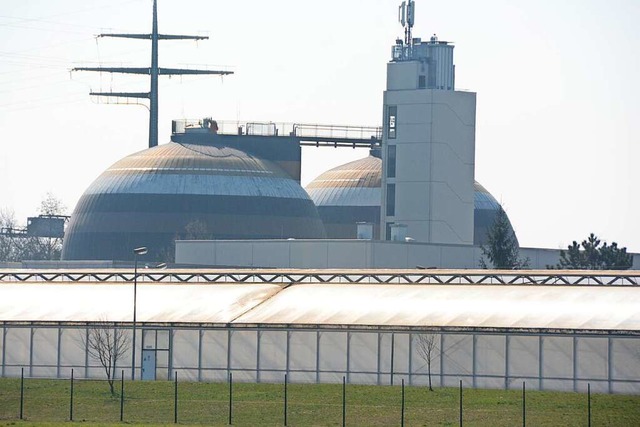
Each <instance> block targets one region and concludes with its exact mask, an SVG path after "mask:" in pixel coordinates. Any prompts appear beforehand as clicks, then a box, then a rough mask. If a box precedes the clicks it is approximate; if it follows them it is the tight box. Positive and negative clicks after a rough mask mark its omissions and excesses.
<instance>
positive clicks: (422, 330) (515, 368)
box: [0, 1, 640, 393]
mask: <svg viewBox="0 0 640 427" xmlns="http://www.w3.org/2000/svg"><path fill="white" fill-rule="evenodd" d="M413 7H414V6H413V2H412V1H409V3H408V5H407V4H406V3H405V4H404V5H403V9H402V11H403V14H402V16H401V17H402V21H403V22H402V23H403V26H404V27H405V34H406V36H405V39H404V40H398V41H397V42H396V44H395V45H393V47H392V55H391V61H390V62H389V64H388V66H387V71H388V81H387V90H386V91H385V94H384V105H383V111H384V117H383V126H382V128H380V129H378V128H375V127H374V128H362V127H337V126H314V125H305V124H291V125H276V124H274V123H252V122H246V123H226V122H223V121H219V120H213V119H211V118H207V119H202V120H198V121H175V122H174V128H173V135H172V137H171V142H169V143H166V144H160V145H157V146H155V145H154V144H152V143H151V140H150V146H151V147H150V148H149V149H147V150H144V151H142V152H140V153H136V154H133V155H131V156H127V157H125V158H124V159H122V160H120V161H119V162H117V163H115V164H114V165H113V166H111V167H110V168H108V170H106V171H105V172H104V173H103V174H102V175H100V176H99V177H98V178H97V179H96V181H94V183H93V184H91V186H90V187H89V188H88V189H87V191H86V192H85V194H84V195H83V197H82V198H81V200H80V202H79V203H78V205H77V206H76V209H75V210H74V213H73V215H72V217H71V223H70V224H69V227H68V229H67V234H66V238H65V244H64V253H63V257H64V259H65V260H82V259H84V260H90V259H93V260H114V259H123V260H131V259H132V258H133V253H132V250H133V248H135V247H139V246H145V247H147V248H148V250H149V254H148V255H146V258H144V261H145V262H146V261H151V260H153V259H157V258H158V256H160V255H161V254H162V252H163V251H166V250H171V249H172V245H173V241H174V240H176V238H177V241H176V242H175V255H176V262H178V263H180V264H185V265H191V266H192V268H184V269H169V270H162V271H159V270H153V269H152V268H149V269H144V270H137V267H138V264H137V262H138V261H139V260H138V259H137V258H136V261H134V265H135V267H134V268H131V269H115V268H106V269H95V268H94V269H92V268H85V269H78V270H73V269H70V268H69V267H66V268H65V267H64V266H63V265H61V266H59V267H62V268H58V269H51V270H38V269H31V270H17V269H16V270H0V313H2V318H1V319H0V324H1V327H2V337H1V340H0V346H1V347H0V370H1V371H0V372H1V375H2V376H3V377H5V376H6V377H16V376H19V375H20V372H21V370H22V369H23V368H24V369H25V374H26V375H28V376H32V377H55V378H66V377H68V376H69V375H70V371H71V369H73V370H74V373H75V375H76V377H81V378H101V377H102V376H103V372H102V369H101V367H100V365H99V362H98V361H96V360H93V359H92V358H91V357H90V355H89V352H88V351H87V348H86V346H84V347H83V345H82V342H83V341H82V337H83V336H86V335H87V333H88V331H89V330H90V329H92V328H108V329H110V330H119V331H123V332H124V333H125V334H126V336H127V338H128V339H129V340H133V342H134V343H136V342H137V343H138V344H137V345H135V346H134V351H135V354H132V353H131V352H129V353H128V354H125V355H124V356H123V357H122V358H121V360H120V362H118V364H117V368H116V369H117V370H120V369H124V370H127V371H128V370H132V371H133V376H134V377H135V378H136V379H144V380H153V379H169V378H173V376H174V374H176V373H177V374H178V375H179V378H180V379H187V380H198V381H223V380H226V379H227V378H228V374H229V373H233V374H234V379H237V380H240V381H255V382H281V381H282V380H283V378H284V375H285V374H287V375H288V379H289V380H290V381H292V382H301V383H302V382H306V383H327V382H339V381H342V377H343V376H345V377H346V379H347V381H348V382H349V383H358V384H397V383H398V382H399V381H400V380H405V381H406V382H407V383H408V384H411V385H422V384H426V383H427V378H428V373H427V370H426V369H427V368H426V362H425V361H424V360H423V359H422V358H421V357H420V355H419V352H418V350H417V342H418V340H419V339H420V337H421V336H432V337H433V338H434V340H435V342H436V349H437V350H436V353H437V355H436V357H435V359H434V363H433V365H432V372H431V374H432V377H433V379H434V383H435V384H436V385H442V386H451V385H457V384H458V381H460V380H462V381H463V383H464V384H465V386H467V387H486V388H505V389H508V388H513V387H518V388H519V387H520V386H521V384H522V381H526V383H527V389H538V390H566V391H584V390H586V388H587V385H588V384H589V385H590V386H591V389H592V390H594V391H598V392H604V393H640V377H639V376H638V372H640V357H638V349H639V348H640V332H639V331H640V311H639V310H638V307H639V306H640V294H638V292H637V289H638V286H639V285H640V274H639V273H637V272H635V271H625V272H618V271H595V272H585V271H557V270H544V271H534V270H530V271H496V270H473V268H476V267H477V263H478V259H479V258H480V255H481V249H480V246H479V244H481V243H482V241H483V239H484V238H485V236H486V232H487V229H488V227H489V226H490V224H491V222H492V218H493V215H495V212H496V210H497V209H498V206H499V205H498V203H497V201H496V200H495V198H493V197H492V196H491V195H490V194H489V193H488V192H487V191H486V190H485V189H484V188H483V187H482V186H481V185H480V184H478V183H477V182H475V179H474V178H475V177H474V161H475V160H474V154H475V108H476V105H475V94H473V93H470V92H463V91H457V90H455V73H454V71H455V69H454V66H453V45H452V44H450V43H446V42H443V41H440V40H438V39H437V38H436V37H433V38H430V39H429V41H422V40H421V39H417V38H413V37H412V35H411V27H412V26H413V16H414V15H413V13H414V12H413V11H414V9H413ZM154 22H155V2H154ZM154 32H155V34H156V36H157V28H156V27H155V25H154ZM156 66H157V64H156ZM152 122H153V120H152ZM305 144H311V145H316V146H320V145H330V146H347V147H367V148H369V149H371V150H372V152H371V153H372V155H371V156H369V157H367V158H365V159H361V160H358V161H356V162H352V163H349V164H346V165H343V166H340V167H337V168H334V169H332V170H330V171H327V172H325V173H324V174H322V175H321V176H320V177H318V178H317V179H316V180H314V181H313V182H312V183H310V184H309V185H308V186H307V191H308V193H307V192H305V190H304V189H303V188H302V187H301V186H300V183H299V181H300V170H301V167H302V166H303V165H302V163H301V158H300V146H301V145H305ZM358 223H360V224H358ZM190 224H199V229H198V230H199V231H198V233H199V234H200V235H199V236H196V238H195V239H194V240H180V239H183V238H186V237H187V235H188V233H191V234H194V232H193V230H191V231H189V230H190V228H189V225H190ZM359 227H360V230H359ZM198 233H195V234H198ZM361 233H362V234H361ZM203 235H205V237H209V236H210V239H204V240H203V239H201V237H202V236H203ZM356 237H360V238H356ZM143 252H144V251H140V253H141V254H142V253H143ZM522 254H523V255H524V256H527V257H529V258H530V259H531V264H532V267H541V268H544V267H545V266H546V265H550V264H555V263H556V262H557V256H558V251H553V250H544V249H524V250H523V251H522ZM140 260H142V258H141V259H140ZM97 262H101V261H97ZM634 262H635V264H634V266H635V267H636V268H638V267H640V257H638V256H637V255H636V256H635V259H634ZM201 266H205V267H201ZM211 266H225V267H229V268H226V269H222V268H219V267H215V268H214V267H211ZM434 267H435V268H434ZM441 267H446V268H449V269H448V270H441V269H438V268H441ZM462 268H467V269H469V270H461V269H462ZM136 292H137V293H136ZM134 295H137V306H136V302H135V301H136V299H135V298H136V297H134ZM70 301H72V303H70ZM136 315H137V318H136ZM136 322H137V323H136ZM132 359H134V360H132Z"/></svg>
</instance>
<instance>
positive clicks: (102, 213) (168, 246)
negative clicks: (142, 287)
mask: <svg viewBox="0 0 640 427" xmlns="http://www.w3.org/2000/svg"><path fill="white" fill-rule="evenodd" d="M194 225H195V226H194ZM190 226H191V228H190ZM194 228H195V229H196V230H197V232H199V233H200V234H201V236H196V237H200V238H213V239H262V238H290V237H292V238H323V237H325V232H324V227H323V224H322V221H321V220H320V218H319V216H318V212H317V210H316V207H315V205H314V204H313V202H312V201H311V199H310V198H309V196H308V195H307V193H306V192H305V191H304V190H303V189H302V187H301V186H300V185H299V184H298V182H296V181H295V180H293V179H292V178H291V177H290V176H289V175H287V173H286V172H284V171H283V170H282V169H281V168H280V167H279V166H277V165H276V164H274V163H273V162H270V161H268V160H264V159H260V158H258V157H255V156H252V155H250V154H247V153H245V152H243V151H240V150H237V149H234V148H229V147H225V146H218V145H212V144H194V143H173V142H172V143H168V144H164V145H160V146H157V147H154V148H150V149H148V150H144V151H141V152H139V153H135V154H132V155H130V156H127V157H125V158H123V159H122V160H120V161H118V162H116V163H115V164H114V165H113V166H111V167H110V168H109V169H107V170H106V171H105V172H104V173H102V175H100V176H99V177H98V178H97V179H96V180H95V181H94V182H93V183H92V184H91V186H89V188H88V189H87V190H86V191H85V193H84V194H83V196H82V198H81V199H80V201H79V202H78V204H77V206H76V208H75V210H74V212H73V214H72V216H71V222H70V224H69V227H68V229H67V232H66V236H65V240H64V247H63V252H62V258H63V259H112V260H129V259H131V258H132V249H133V248H135V247H138V246H147V247H148V248H149V253H150V256H149V257H147V259H153V258H155V259H159V258H162V257H166V255H167V254H171V253H172V244H173V241H174V240H175V239H176V238H177V237H179V238H185V237H187V238H189V234H190V233H189V232H188V230H192V231H191V232H193V229H194ZM191 237H193V236H191Z"/></svg>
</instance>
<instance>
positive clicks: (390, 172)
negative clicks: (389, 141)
mask: <svg viewBox="0 0 640 427" xmlns="http://www.w3.org/2000/svg"><path fill="white" fill-rule="evenodd" d="M395 177H396V146H395V145H387V178H395Z"/></svg>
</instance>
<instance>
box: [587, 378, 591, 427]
mask: <svg viewBox="0 0 640 427" xmlns="http://www.w3.org/2000/svg"><path fill="white" fill-rule="evenodd" d="M587 407H588V412H589V414H588V418H589V427H591V383H587Z"/></svg>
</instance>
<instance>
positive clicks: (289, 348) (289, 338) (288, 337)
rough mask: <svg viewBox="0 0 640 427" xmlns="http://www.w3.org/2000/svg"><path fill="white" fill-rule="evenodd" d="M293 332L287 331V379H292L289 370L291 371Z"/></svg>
mask: <svg viewBox="0 0 640 427" xmlns="http://www.w3.org/2000/svg"><path fill="white" fill-rule="evenodd" d="M290 361H291V331H287V360H286V365H285V369H286V370H285V372H286V373H287V378H291V374H290V372H289V370H290V369H291V362H290Z"/></svg>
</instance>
